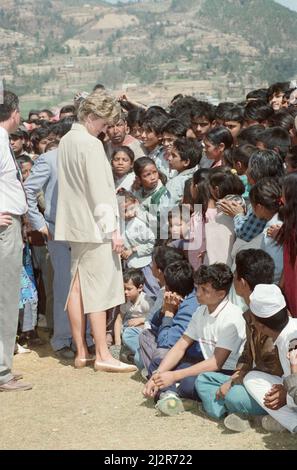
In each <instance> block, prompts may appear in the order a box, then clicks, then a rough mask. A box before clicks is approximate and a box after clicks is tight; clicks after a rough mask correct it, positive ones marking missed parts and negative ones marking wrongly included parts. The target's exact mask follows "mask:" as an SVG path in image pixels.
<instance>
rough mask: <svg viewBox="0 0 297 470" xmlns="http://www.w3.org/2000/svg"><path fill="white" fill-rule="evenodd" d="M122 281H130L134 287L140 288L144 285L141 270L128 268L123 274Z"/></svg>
mask: <svg viewBox="0 0 297 470" xmlns="http://www.w3.org/2000/svg"><path fill="white" fill-rule="evenodd" d="M123 281H124V282H129V281H132V283H133V284H134V286H135V287H137V288H138V287H140V286H141V285H143V284H144V274H143V272H142V271H141V269H135V268H129V269H126V270H125V271H124V273H123Z"/></svg>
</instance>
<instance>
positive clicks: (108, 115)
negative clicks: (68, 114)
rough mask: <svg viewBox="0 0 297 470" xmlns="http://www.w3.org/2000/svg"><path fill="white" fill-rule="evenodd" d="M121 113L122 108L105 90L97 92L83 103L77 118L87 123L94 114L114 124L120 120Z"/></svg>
mask: <svg viewBox="0 0 297 470" xmlns="http://www.w3.org/2000/svg"><path fill="white" fill-rule="evenodd" d="M120 113H121V107H120V105H119V103H118V102H117V101H116V99H115V98H114V97H113V96H111V95H109V94H108V93H107V92H106V91H105V90H96V91H94V92H93V93H91V94H90V95H88V96H87V97H86V98H85V99H84V100H83V101H82V102H81V104H80V105H79V108H78V113H77V117H78V120H79V121H80V122H85V120H86V119H87V117H88V116H89V115H90V114H93V115H94V116H96V117H97V118H102V119H106V121H108V123H111V124H113V123H114V122H117V121H118V120H119V118H120Z"/></svg>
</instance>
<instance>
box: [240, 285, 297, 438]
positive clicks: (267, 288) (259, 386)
mask: <svg viewBox="0 0 297 470" xmlns="http://www.w3.org/2000/svg"><path fill="white" fill-rule="evenodd" d="M250 310H251V312H252V314H253V321H254V325H255V328H256V329H257V330H258V331H261V332H262V333H263V334H267V335H268V336H270V337H271V338H272V339H273V340H274V344H275V346H276V347H277V349H278V353H279V359H280V362H281V365H282V368H283V371H284V375H283V377H287V376H289V375H290V374H291V367H290V361H289V359H288V351H289V345H290V344H292V343H291V341H292V340H297V319H295V318H291V317H289V316H288V311H287V307H286V301H285V298H284V296H283V294H282V292H281V290H280V288H279V287H277V286H276V285H274V284H271V285H269V284H258V285H257V286H256V287H255V289H254V291H253V293H252V294H251V296H250ZM244 386H245V388H246V389H247V391H248V392H249V394H250V395H251V396H252V397H253V398H254V399H255V400H256V401H257V402H258V403H259V405H260V406H262V407H263V409H264V410H265V411H266V412H267V413H268V414H269V415H270V416H266V417H264V418H263V420H262V426H263V427H264V429H266V430H267V431H283V430H284V429H288V430H289V431H291V432H293V433H295V432H297V405H296V404H295V403H294V400H293V399H292V397H291V396H289V395H287V396H286V402H287V404H286V405H285V406H282V405H280V403H281V402H282V400H281V396H284V395H285V394H286V388H285V387H284V385H283V379H282V378H280V377H278V376H276V375H271V374H266V373H265V372H260V371H253V372H249V373H248V374H247V375H246V377H245V378H244Z"/></svg>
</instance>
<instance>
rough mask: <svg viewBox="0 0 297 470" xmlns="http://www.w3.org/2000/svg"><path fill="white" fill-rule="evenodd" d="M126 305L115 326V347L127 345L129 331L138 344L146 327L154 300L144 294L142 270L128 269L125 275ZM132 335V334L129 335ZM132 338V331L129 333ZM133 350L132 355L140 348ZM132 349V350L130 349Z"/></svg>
mask: <svg viewBox="0 0 297 470" xmlns="http://www.w3.org/2000/svg"><path fill="white" fill-rule="evenodd" d="M123 280H124V289H125V298H126V303H125V304H122V305H121V306H120V313H119V314H118V316H117V318H116V321H115V324H114V337H115V346H121V344H122V342H123V344H124V345H125V346H126V347H128V348H129V344H126V343H125V332H126V330H127V329H129V330H133V333H134V335H133V336H134V337H135V341H136V342H137V343H138V335H139V333H140V332H141V330H142V329H143V327H144V322H145V320H146V317H147V315H148V313H149V311H150V309H151V307H152V305H153V301H152V298H151V297H149V296H148V295H147V294H145V293H144V292H143V286H144V275H143V273H142V272H141V270H140V269H134V268H131V269H127V270H126V271H125V272H124V275H123ZM129 333H130V334H129ZM127 334H128V335H129V337H130V336H131V331H129V332H128V333H127ZM138 346H139V345H138V344H137V347H135V348H133V349H131V351H130V352H131V353H132V354H131V355H134V354H133V352H135V350H136V349H137V348H138ZM129 349H130V348H129Z"/></svg>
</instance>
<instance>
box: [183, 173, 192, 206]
mask: <svg viewBox="0 0 297 470" xmlns="http://www.w3.org/2000/svg"><path fill="white" fill-rule="evenodd" d="M191 184H192V180H191V178H190V179H188V180H187V181H186V182H185V186H184V194H183V199H182V204H189V205H190V207H191V209H190V210H191V213H192V212H193V210H192V209H193V205H194V200H193V198H192V194H191Z"/></svg>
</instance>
